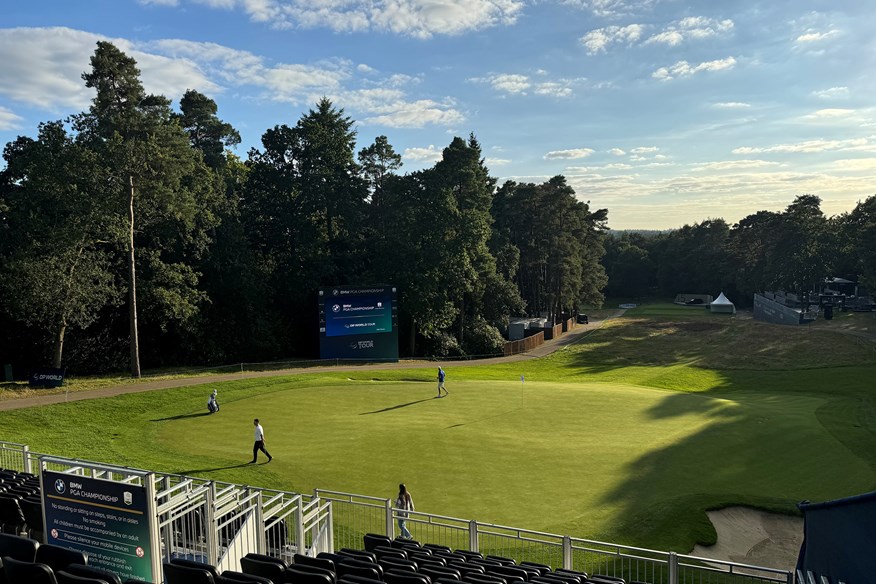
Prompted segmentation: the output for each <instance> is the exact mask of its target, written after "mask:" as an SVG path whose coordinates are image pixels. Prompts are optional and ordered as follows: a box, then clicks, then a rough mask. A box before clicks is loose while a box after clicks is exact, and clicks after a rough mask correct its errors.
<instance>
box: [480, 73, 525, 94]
mask: <svg viewBox="0 0 876 584" xmlns="http://www.w3.org/2000/svg"><path fill="white" fill-rule="evenodd" d="M490 85H492V86H493V89H495V90H497V91H504V92H505V93H524V92H525V91H526V90H527V89H529V88H530V87H531V85H532V84H531V83H530V82H529V77H527V76H526V75H496V76H494V77H493V78H492V79H491V80H490Z"/></svg>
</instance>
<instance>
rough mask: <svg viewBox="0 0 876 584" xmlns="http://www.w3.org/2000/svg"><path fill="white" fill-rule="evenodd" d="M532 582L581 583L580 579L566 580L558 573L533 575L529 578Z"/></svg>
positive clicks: (533, 583) (546, 583) (535, 583)
mask: <svg viewBox="0 0 876 584" xmlns="http://www.w3.org/2000/svg"><path fill="white" fill-rule="evenodd" d="M529 581H530V582H531V583H532V584H580V582H581V581H580V580H566V579H565V578H560V577H559V576H557V575H556V574H553V573H551V574H544V575H541V576H533V577H532V578H530V579H529Z"/></svg>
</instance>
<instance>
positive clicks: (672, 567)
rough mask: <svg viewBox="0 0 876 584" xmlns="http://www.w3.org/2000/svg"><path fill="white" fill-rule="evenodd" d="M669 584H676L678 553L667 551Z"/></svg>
mask: <svg viewBox="0 0 876 584" xmlns="http://www.w3.org/2000/svg"><path fill="white" fill-rule="evenodd" d="M669 584H678V554H677V553H675V552H669Z"/></svg>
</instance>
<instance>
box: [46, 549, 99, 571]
mask: <svg viewBox="0 0 876 584" xmlns="http://www.w3.org/2000/svg"><path fill="white" fill-rule="evenodd" d="M34 561H35V562H37V563H39V564H46V565H47V566H48V567H50V568H51V569H52V570H54V571H55V572H58V571H60V570H63V569H64V568H66V567H67V566H69V565H70V564H83V565H85V564H87V563H88V556H87V555H85V554H84V553H82V552H80V551H77V550H71V549H67V548H64V547H61V546H59V545H52V544H43V545H41V546H40V547H38V548H37V552H36V557H35V558H34Z"/></svg>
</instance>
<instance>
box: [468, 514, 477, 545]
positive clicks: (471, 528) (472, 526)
mask: <svg viewBox="0 0 876 584" xmlns="http://www.w3.org/2000/svg"><path fill="white" fill-rule="evenodd" d="M468 549H470V550H471V551H473V552H476V551H478V522H477V521H475V520H474V519H472V520H471V521H469V522H468Z"/></svg>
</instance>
